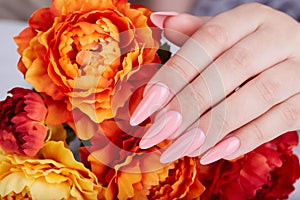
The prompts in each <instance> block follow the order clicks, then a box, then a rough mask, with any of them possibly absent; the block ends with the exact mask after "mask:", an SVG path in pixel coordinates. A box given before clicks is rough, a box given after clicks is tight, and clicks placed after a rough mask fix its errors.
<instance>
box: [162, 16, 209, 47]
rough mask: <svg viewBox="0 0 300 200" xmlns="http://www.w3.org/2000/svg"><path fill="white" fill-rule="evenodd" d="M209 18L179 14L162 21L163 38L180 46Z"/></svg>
mask: <svg viewBox="0 0 300 200" xmlns="http://www.w3.org/2000/svg"><path fill="white" fill-rule="evenodd" d="M209 19H210V17H196V16H194V15H188V14H179V15H176V16H172V17H168V18H166V20H165V21H164V36H165V37H166V38H167V39H168V40H169V41H170V42H172V43H173V44H175V45H177V46H182V45H183V44H184V43H185V42H186V41H187V40H188V39H189V38H190V36H191V35H193V33H195V32H196V31H197V30H198V29H199V28H200V27H201V26H202V25H203V24H205V23H206V22H207V21H208V20H209Z"/></svg>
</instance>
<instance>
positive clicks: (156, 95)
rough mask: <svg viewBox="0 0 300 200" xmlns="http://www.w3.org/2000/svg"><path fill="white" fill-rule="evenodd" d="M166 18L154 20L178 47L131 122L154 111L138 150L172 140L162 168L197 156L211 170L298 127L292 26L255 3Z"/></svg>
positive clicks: (297, 54)
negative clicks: (213, 165) (215, 13)
mask: <svg viewBox="0 0 300 200" xmlns="http://www.w3.org/2000/svg"><path fill="white" fill-rule="evenodd" d="M163 14H164V13H156V14H153V15H152V18H153V19H154V20H153V22H154V23H156V24H157V25H159V26H163V27H164V29H165V36H166V37H167V38H168V39H169V40H170V41H172V42H175V43H176V44H177V45H179V46H181V48H180V50H179V51H178V52H177V53H176V54H175V55H174V56H173V57H172V58H171V59H170V60H169V61H168V62H167V63H166V64H165V65H164V66H163V67H162V68H161V69H160V70H159V71H158V72H157V74H156V75H155V76H154V77H153V79H152V80H151V81H150V83H149V84H148V85H147V87H146V90H145V93H144V98H143V100H142V101H141V103H140V104H139V106H138V107H137V109H136V110H135V112H134V113H133V116H132V117H131V124H132V125H137V124H139V123H141V122H142V121H143V120H145V119H146V118H148V117H149V116H150V115H151V114H153V113H154V112H155V111H158V112H157V115H156V117H155V120H154V123H153V125H152V126H151V127H150V128H149V129H148V130H147V132H146V133H145V135H144V136H143V138H142V140H141V142H140V147H141V148H149V147H151V146H154V145H156V144H158V143H159V142H161V141H163V140H165V139H172V140H173V139H176V140H175V141H174V142H173V143H172V144H171V145H170V146H169V147H168V148H167V149H166V151H164V152H163V154H162V156H161V162H171V161H173V160H176V159H178V158H180V157H183V156H198V155H201V156H202V158H201V161H200V162H201V163H202V164H208V163H211V162H214V161H216V160H219V159H221V158H224V159H229V160H231V159H234V158H237V157H239V156H241V155H243V154H245V153H247V152H249V151H251V150H253V149H254V148H256V147H258V146H259V145H261V144H263V143H265V142H267V141H270V140H272V139H274V138H275V137H277V136H279V135H281V134H283V133H285V132H287V131H290V130H297V129H299V128H300V25H299V24H298V22H297V21H295V20H294V19H292V18H291V17H289V16H288V15H286V14H284V13H281V12H279V11H276V10H273V9H271V8H269V7H266V6H263V5H260V4H257V3H251V4H244V5H242V6H239V7H237V8H235V9H233V10H230V11H227V12H225V13H222V14H220V15H218V16H215V17H212V18H207V17H204V18H203V17H199V18H198V17H195V16H190V15H186V14H179V15H174V13H173V14H172V15H173V16H167V15H165V16H163ZM183 36H186V37H183ZM203 154H204V155H203Z"/></svg>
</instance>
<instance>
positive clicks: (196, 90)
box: [191, 83, 212, 111]
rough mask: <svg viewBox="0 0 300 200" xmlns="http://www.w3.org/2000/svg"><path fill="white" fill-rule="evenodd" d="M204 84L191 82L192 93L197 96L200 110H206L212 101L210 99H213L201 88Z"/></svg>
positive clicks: (196, 99)
mask: <svg viewBox="0 0 300 200" xmlns="http://www.w3.org/2000/svg"><path fill="white" fill-rule="evenodd" d="M202 86H203V84H194V83H192V84H191V87H192V94H191V96H193V97H194V98H195V101H196V102H197V107H199V109H200V110H203V111H204V110H206V109H208V108H209V107H210V106H211V105H212V102H211V101H210V100H209V99H211V98H210V97H211V96H210V95H209V94H206V93H204V92H203V89H202V88H201V87H202Z"/></svg>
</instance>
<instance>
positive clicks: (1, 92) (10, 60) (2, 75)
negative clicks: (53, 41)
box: [0, 20, 300, 200]
mask: <svg viewBox="0 0 300 200" xmlns="http://www.w3.org/2000/svg"><path fill="white" fill-rule="evenodd" d="M26 26H27V24H26V23H24V22H19V21H12V20H0V61H1V62H0V63H1V64H0V68H1V70H0V81H1V82H0V100H2V99H4V98H5V97H6V92H7V91H8V90H10V89H12V88H13V87H16V86H21V87H25V88H31V85H29V84H28V83H26V82H25V81H24V79H23V75H22V74H21V72H19V71H18V69H17V62H18V60H19V57H20V56H19V55H18V53H17V47H16V45H15V43H14V41H13V37H14V36H16V35H18V33H19V32H21V30H23V28H25V27H26ZM295 151H296V152H297V154H298V155H300V146H298V147H297V148H296V149H295ZM295 187H296V190H295V191H294V192H293V193H292V194H291V195H290V197H289V199H290V200H299V199H300V180H298V182H297V183H296V184H295Z"/></svg>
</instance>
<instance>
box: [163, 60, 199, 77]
mask: <svg viewBox="0 0 300 200" xmlns="http://www.w3.org/2000/svg"><path fill="white" fill-rule="evenodd" d="M166 65H167V66H168V67H170V68H171V69H173V70H174V71H175V72H176V73H177V74H178V75H180V76H181V77H182V78H184V79H185V80H187V81H190V79H191V77H190V76H191V74H196V73H195V69H194V68H193V67H188V66H190V65H191V64H190V63H189V62H188V61H186V60H185V59H184V58H182V57H181V56H178V55H175V56H173V57H172V59H170V60H168V62H167V63H166Z"/></svg>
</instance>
